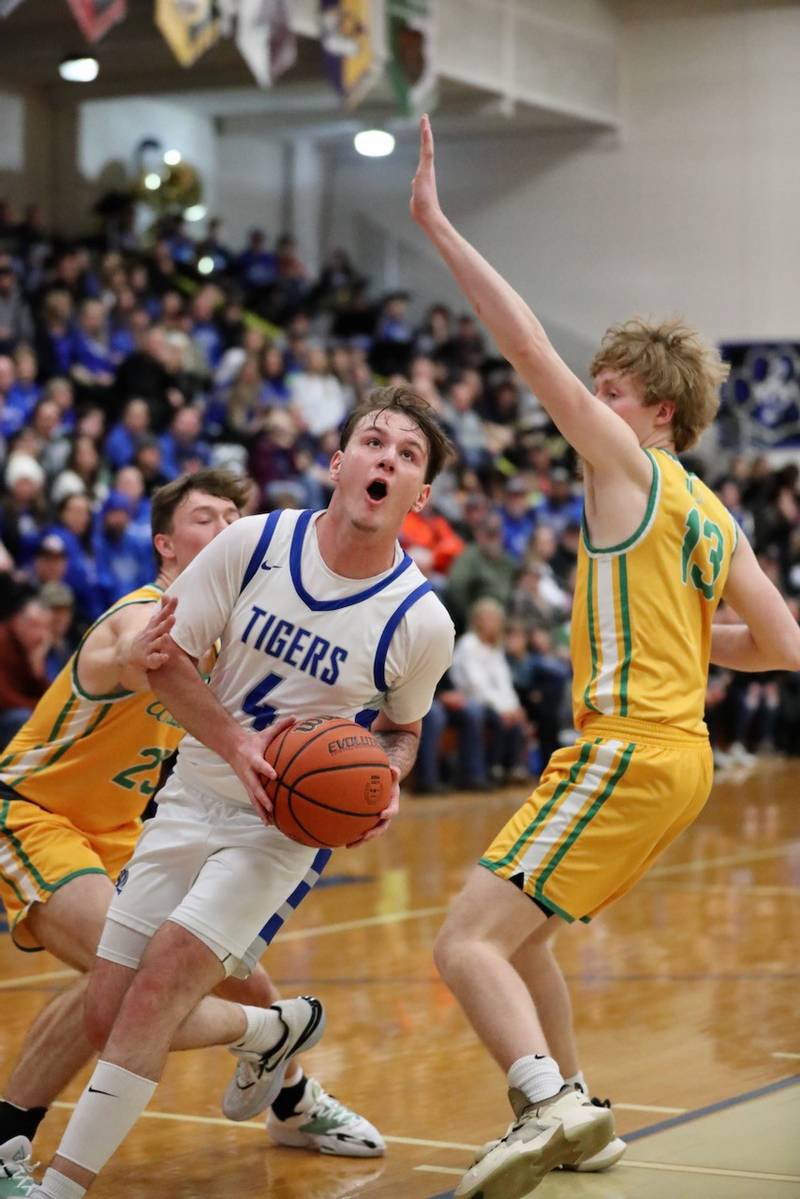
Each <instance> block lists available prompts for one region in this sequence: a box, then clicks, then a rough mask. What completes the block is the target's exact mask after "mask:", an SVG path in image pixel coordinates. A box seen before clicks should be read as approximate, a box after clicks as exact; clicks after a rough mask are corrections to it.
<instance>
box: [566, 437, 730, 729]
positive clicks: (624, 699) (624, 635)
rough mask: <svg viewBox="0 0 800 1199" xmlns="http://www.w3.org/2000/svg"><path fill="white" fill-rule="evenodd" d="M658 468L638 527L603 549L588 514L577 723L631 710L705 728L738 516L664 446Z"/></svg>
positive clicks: (577, 641)
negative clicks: (715, 627) (716, 621)
mask: <svg viewBox="0 0 800 1199" xmlns="http://www.w3.org/2000/svg"><path fill="white" fill-rule="evenodd" d="M645 453H647V456H648V457H649V458H650V461H651V463H652V467H653V482H652V486H651V488H650V495H649V498H648V503H647V510H646V512H645V515H644V519H643V521H642V524H641V526H640V527H639V529H638V530H637V531H636V533H634V535H633V536H632V537H629V538H628V540H627V541H625V542H623V543H622V544H620V545H616V546H612V547H610V548H608V549H597V548H596V547H594V546H593V545H592V544H591V541H590V539H589V532H588V529H587V526H586V520H585V518H584V524H583V534H582V537H581V545H580V549H579V552H578V574H577V582H576V587H575V602H574V605H573V611H572V632H571V652H572V661H573V666H574V679H573V691H572V699H573V712H574V719H575V726H576V728H578V729H581V728H583V726H584V725H585V724H586V722H587V721H588V720H590V719H591V718H592V716H597V715H598V714H601V715H603V716H618V717H629V718H632V719H638V720H645V721H650V722H654V723H658V724H669V725H672V726H674V727H676V728H680V729H684V730H685V731H686V732H690V733H699V734H705V732H706V728H705V724H704V722H703V711H704V706H705V693H706V683H707V675H708V663H709V655H710V652H711V621H712V617H713V615H714V612H715V611H716V608H717V606H718V604H719V602H720V599H721V597H722V592H723V589H724V587H725V581H726V579H727V577H728V570H729V569H730V563H731V557H732V555H733V552H734V550H735V548H736V541H737V533H738V531H737V526H736V523H735V521H734V519H733V517H732V516H731V514H730V513H729V512H728V510H727V509H726V508H725V507H724V505H723V504H722V503H721V502H720V500H718V499H717V497H716V496H715V495H714V493H713V492H712V491H711V490H710V489H709V488H708V487H706V486H705V484H704V483H703V482H701V480H700V479H698V478H697V477H696V476H695V475H692V474H689V473H687V472H686V471H685V470H684V468H683V467H682V466H681V464H680V462H679V461H678V459H677V458H676V457H675V455H674V454H672V453H671V452H670V451H668V450H662V449H659V450H655V451H647V450H646V451H645Z"/></svg>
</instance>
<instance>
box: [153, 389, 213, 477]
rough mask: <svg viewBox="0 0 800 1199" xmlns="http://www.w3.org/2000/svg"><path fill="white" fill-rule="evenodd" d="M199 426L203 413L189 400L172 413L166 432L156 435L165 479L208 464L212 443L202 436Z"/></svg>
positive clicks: (200, 426) (201, 424) (201, 423)
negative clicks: (204, 439) (159, 435)
mask: <svg viewBox="0 0 800 1199" xmlns="http://www.w3.org/2000/svg"><path fill="white" fill-rule="evenodd" d="M202 428H203V418H202V415H201V413H200V411H199V409H198V408H194V407H193V406H192V405H191V404H185V405H184V407H183V408H179V409H178V411H177V412H176V413H175V415H174V416H173V418H172V424H171V425H170V428H169V432H168V433H164V434H162V436H161V437H160V438H159V445H160V446H161V470H162V473H163V474H164V475H166V477H167V478H168V479H176V478H177V477H178V475H182V474H184V473H185V472H186V471H194V470H198V469H199V468H200V467H201V466H209V465H210V463H211V447H210V446H209V445H208V442H205V441H202V440H201V437H200V434H201V432H202Z"/></svg>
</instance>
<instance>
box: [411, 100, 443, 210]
mask: <svg viewBox="0 0 800 1199" xmlns="http://www.w3.org/2000/svg"><path fill="white" fill-rule="evenodd" d="M410 207H411V215H412V217H413V218H414V220H415V221H416V222H417V224H419V225H425V223H426V222H427V221H429V220H430V219H431V218H432V217H434V216H435V215H436V214H437V213H439V212H441V208H440V206H439V197H438V195H437V193H436V168H435V166H434V162H433V130H432V129H431V122H430V118H429V117H428V116H427V114H426V115H425V116H423V117H422V118H421V119H420V122H419V162H418V163H417V173H416V175H415V176H414V178H413V180H412V182H411V205H410Z"/></svg>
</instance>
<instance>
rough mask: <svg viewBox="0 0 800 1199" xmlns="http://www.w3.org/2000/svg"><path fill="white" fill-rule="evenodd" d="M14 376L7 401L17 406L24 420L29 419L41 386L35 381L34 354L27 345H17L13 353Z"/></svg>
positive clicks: (36, 369) (35, 366) (36, 367)
mask: <svg viewBox="0 0 800 1199" xmlns="http://www.w3.org/2000/svg"><path fill="white" fill-rule="evenodd" d="M14 366H15V368H16V378H15V380H14V383H13V385H12V387H11V389H10V390H9V392H8V402H9V404H12V405H13V406H14V407H15V408H19V410H20V412H22V413H23V415H24V417H25V420H26V421H29V420H30V418H31V416H32V415H33V410H34V408H35V407H36V403H37V401H38V399H39V397H40V395H41V391H42V389H41V387H40V386H39V385H38V383H37V382H36V376H37V374H38V371H39V367H38V364H37V362H36V355H35V354H34V352H33V350H31V349H30V347H29V346H19V347H18V348H17V351H16V353H15V354H14Z"/></svg>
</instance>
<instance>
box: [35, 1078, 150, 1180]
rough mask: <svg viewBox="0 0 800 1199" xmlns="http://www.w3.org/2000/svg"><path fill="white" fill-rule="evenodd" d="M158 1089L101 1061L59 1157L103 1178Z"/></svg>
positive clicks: (67, 1130) (59, 1149) (75, 1114)
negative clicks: (102, 1172)
mask: <svg viewBox="0 0 800 1199" xmlns="http://www.w3.org/2000/svg"><path fill="white" fill-rule="evenodd" d="M156 1086H157V1084H156V1083H154V1082H153V1081H152V1079H149V1078H141V1077H140V1076H139V1075H138V1074H131V1072H130V1070H125V1069H123V1067H122V1066H114V1065H112V1063H111V1062H103V1061H99V1062H98V1063H97V1065H96V1066H95V1068H94V1074H93V1075H92V1077H91V1078H90V1079H89V1085H88V1086H87V1088H86V1090H85V1091H84V1092H83V1094H82V1095H81V1097H80V1099H79V1100H78V1103H77V1106H76V1108H75V1111H74V1112H73V1113H72V1117H71V1119H70V1122H69V1124H68V1125H67V1129H66V1132H65V1133H64V1136H63V1137H62V1138H61V1144H60V1145H59V1147H58V1153H59V1154H60V1155H61V1157H66V1158H68V1159H69V1161H71V1162H75V1164H76V1165H77V1166H83V1168H84V1170H91V1171H92V1173H93V1174H99V1173H100V1171H101V1170H102V1169H103V1166H104V1165H105V1164H106V1162H107V1161H108V1159H109V1158H110V1157H112V1156H113V1155H114V1154H115V1153H116V1151H117V1149H118V1148H119V1146H120V1145H121V1144H122V1142H123V1141H124V1140H125V1138H126V1136H127V1135H128V1133H129V1132H130V1130H131V1129H132V1128H133V1126H134V1124H135V1123H136V1121H137V1120H138V1119H139V1117H140V1116H141V1114H142V1112H143V1111H144V1109H145V1108H146V1107H147V1105H148V1103H149V1102H150V1100H151V1099H152V1098H153V1093H154V1091H155V1089H156ZM54 1199H61V1196H60V1195H59V1196H57V1197H54ZM64 1199H72V1196H65V1197H64Z"/></svg>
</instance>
